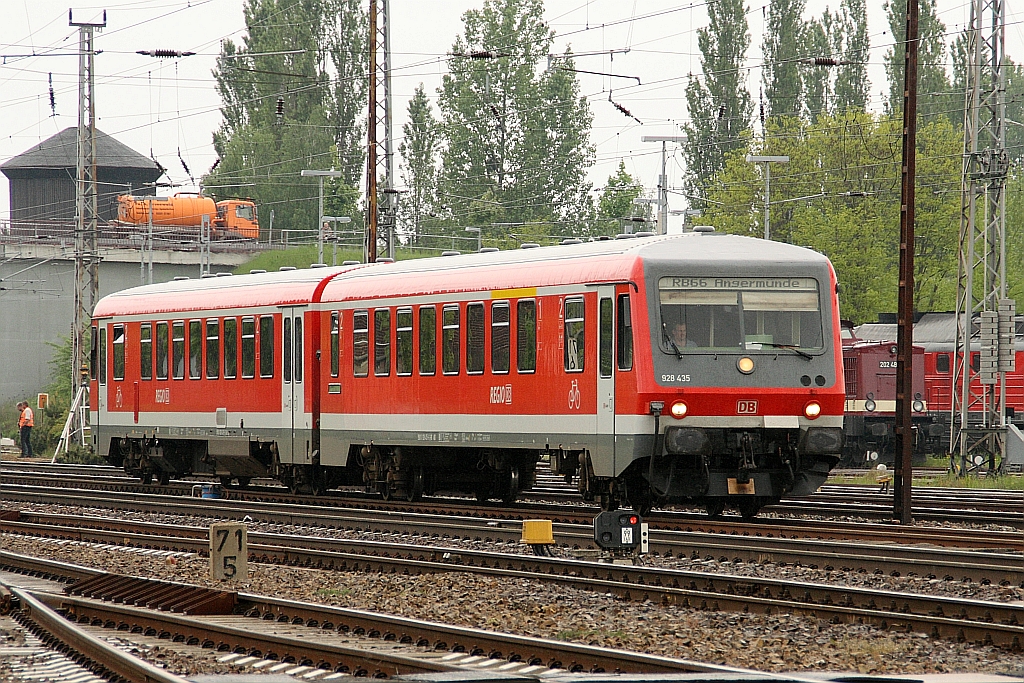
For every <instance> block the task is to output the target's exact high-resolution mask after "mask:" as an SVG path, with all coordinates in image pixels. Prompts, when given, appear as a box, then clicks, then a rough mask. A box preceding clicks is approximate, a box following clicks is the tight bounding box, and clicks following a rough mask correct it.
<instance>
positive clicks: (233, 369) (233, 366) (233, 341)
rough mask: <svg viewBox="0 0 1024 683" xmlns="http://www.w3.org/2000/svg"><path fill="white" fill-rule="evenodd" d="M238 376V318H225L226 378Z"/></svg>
mask: <svg viewBox="0 0 1024 683" xmlns="http://www.w3.org/2000/svg"><path fill="white" fill-rule="evenodd" d="M236 377H238V320H237V319H235V318H224V379H234V378H236Z"/></svg>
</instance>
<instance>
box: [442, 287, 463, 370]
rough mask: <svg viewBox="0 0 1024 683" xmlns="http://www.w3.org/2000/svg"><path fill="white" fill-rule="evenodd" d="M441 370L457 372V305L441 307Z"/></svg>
mask: <svg viewBox="0 0 1024 683" xmlns="http://www.w3.org/2000/svg"><path fill="white" fill-rule="evenodd" d="M441 372H443V373H444V374H446V375H457V374H459V305H458V304H454V305H449V306H445V307H444V308H443V309H441Z"/></svg>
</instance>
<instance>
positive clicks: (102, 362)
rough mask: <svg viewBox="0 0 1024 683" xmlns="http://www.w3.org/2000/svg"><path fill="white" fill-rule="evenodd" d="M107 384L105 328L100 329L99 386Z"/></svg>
mask: <svg viewBox="0 0 1024 683" xmlns="http://www.w3.org/2000/svg"><path fill="white" fill-rule="evenodd" d="M106 383H107V328H106V327H100V384H106Z"/></svg>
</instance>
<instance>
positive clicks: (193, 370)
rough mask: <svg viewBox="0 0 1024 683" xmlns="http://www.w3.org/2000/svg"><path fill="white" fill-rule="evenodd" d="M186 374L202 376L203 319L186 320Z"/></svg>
mask: <svg viewBox="0 0 1024 683" xmlns="http://www.w3.org/2000/svg"><path fill="white" fill-rule="evenodd" d="M188 376H189V379H202V378H203V321H202V320H189V321H188Z"/></svg>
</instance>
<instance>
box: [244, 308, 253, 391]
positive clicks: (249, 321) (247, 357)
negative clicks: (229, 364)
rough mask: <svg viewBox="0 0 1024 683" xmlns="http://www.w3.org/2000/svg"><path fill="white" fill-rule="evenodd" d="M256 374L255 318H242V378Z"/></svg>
mask: <svg viewBox="0 0 1024 683" xmlns="http://www.w3.org/2000/svg"><path fill="white" fill-rule="evenodd" d="M255 376H256V319H255V318H242V379H252V378H253V377H255Z"/></svg>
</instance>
